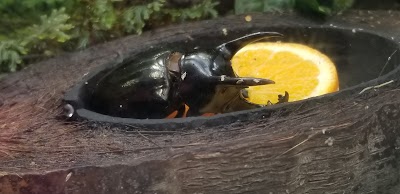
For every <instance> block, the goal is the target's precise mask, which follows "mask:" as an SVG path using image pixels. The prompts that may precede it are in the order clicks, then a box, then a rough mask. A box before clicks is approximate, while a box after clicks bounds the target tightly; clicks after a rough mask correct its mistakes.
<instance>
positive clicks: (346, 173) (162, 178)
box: [0, 11, 400, 194]
mask: <svg viewBox="0 0 400 194" xmlns="http://www.w3.org/2000/svg"><path fill="white" fill-rule="evenodd" d="M399 18H400V12H388V11H353V12H348V13H346V14H344V15H341V16H339V17H335V18H331V19H329V20H327V21H325V22H323V23H321V21H312V20H310V19H307V18H302V17H301V16H298V15H295V14H273V15H262V14H260V15H252V21H251V22H248V21H246V20H245V19H244V16H231V17H227V18H221V19H216V20H210V21H203V22H197V23H191V24H184V25H179V26H172V27H168V28H163V29H159V30H155V31H151V32H147V33H144V34H143V35H142V36H130V37H126V38H123V39H119V40H116V41H112V42H109V43H105V44H103V45H99V46H95V47H92V48H90V49H87V50H85V51H82V52H76V53H68V54H65V55H63V56H60V57H57V58H54V59H50V60H48V61H44V62H42V63H39V64H35V65H32V66H30V67H28V68H27V69H25V70H23V71H21V72H18V73H15V74H12V75H8V76H7V77H5V78H3V79H1V80H0V99H1V102H2V103H1V106H0V119H1V120H0V157H1V158H0V193H10V194H22V193H41V194H45V193H52V194H67V193H68V194H69V193H74V194H79V193H119V194H123V193H397V192H398V190H397V189H398V187H399V158H398V157H399V151H398V150H399V146H400V140H399V138H398V135H399V130H398V129H399V126H400V98H399V97H400V89H399V79H398V78H399V76H400V73H399V68H398V64H394V68H396V69H395V70H393V71H392V72H391V73H389V74H387V75H384V76H381V77H379V78H378V79H376V80H373V81H370V82H367V83H364V84H360V85H356V86H354V87H352V88H348V89H346V90H344V91H342V92H340V93H338V94H333V95H327V96H324V97H322V98H314V99H310V100H305V101H300V102H294V103H289V104H286V105H281V106H277V107H275V108H274V107H272V108H270V109H260V110H254V111H252V112H250V113H246V114H241V116H237V117H235V118H236V119H238V120H237V121H235V122H231V120H228V121H230V122H227V123H225V124H222V125H212V126H211V125H210V126H209V125H207V122H205V123H203V124H201V123H199V125H198V126H191V127H187V128H184V130H174V129H173V128H172V127H171V130H163V131H149V130H144V129H143V130H142V129H140V128H135V129H134V130H130V131H124V129H121V128H119V127H116V126H113V125H109V126H107V125H97V124H96V123H91V124H90V125H88V124H87V123H85V122H73V121H67V120H66V119H65V118H64V117H63V114H62V112H63V110H62V108H63V105H64V104H63V102H62V100H61V99H62V98H63V95H64V93H65V91H67V90H69V89H70V88H71V87H72V86H73V85H75V84H76V83H78V82H79V81H80V80H82V79H83V78H84V77H85V76H86V74H87V73H89V72H90V71H92V70H93V69H95V68H96V67H98V66H100V65H103V64H106V63H107V62H110V61H113V60H118V57H120V56H130V55H134V54H135V53H137V52H138V49H141V48H150V47H151V45H155V44H158V43H159V42H162V41H166V40H167V41H170V42H174V41H175V40H182V37H185V38H186V39H187V43H188V44H189V45H190V44H193V42H191V41H192V40H196V38H199V37H201V35H202V34H208V35H213V34H217V33H223V31H222V29H223V28H226V29H227V30H228V33H235V31H236V30H238V29H258V28H265V27H266V26H268V27H271V26H289V27H295V26H299V25H301V26H319V27H329V26H330V27H332V26H339V27H340V26H347V27H350V28H351V27H354V26H357V30H360V29H361V30H365V31H369V32H378V34H379V35H382V36H387V37H389V39H390V38H391V37H392V36H393V40H394V41H399V40H400V39H399V37H398V34H399V32H400V28H399V27H398V26H400V25H399V22H400V20H399ZM371 46H373V45H371ZM377 54H379V53H377ZM366 57H368V56H366ZM385 62H386V61H383V64H382V67H383V66H384V65H385ZM377 77H378V76H377ZM374 86H375V87H374ZM365 88H367V89H366V90H364V89H365ZM368 88H369V89H368ZM363 90H364V91H363ZM362 91H363V92H362ZM360 93H361V94H360ZM267 110H268V111H267ZM269 110H273V111H269ZM267 113H268V114H267ZM224 118H225V117H224V115H222V116H221V115H220V116H218V118H217V119H221V120H224Z"/></svg>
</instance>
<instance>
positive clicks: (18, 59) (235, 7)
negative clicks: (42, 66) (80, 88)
mask: <svg viewBox="0 0 400 194" xmlns="http://www.w3.org/2000/svg"><path fill="white" fill-rule="evenodd" d="M355 1H356V0H0V73H2V72H3V73H4V72H13V71H17V70H20V69H22V68H23V67H25V66H26V65H27V64H30V63H33V62H36V61H38V60H43V59H45V58H48V57H51V56H54V55H56V54H59V53H60V52H65V51H74V50H79V49H83V48H86V47H88V46H90V45H93V44H97V43H101V42H105V41H108V40H111V39H115V38H118V37H122V36H126V35H130V34H141V33H142V32H143V31H144V30H148V29H152V28H155V27H160V26H165V25H168V24H172V23H180V22H185V21H189V20H201V19H209V18H215V17H218V16H219V15H226V14H245V13H249V12H283V11H287V10H296V11H300V12H303V13H306V14H313V15H315V16H316V17H320V18H324V17H329V16H331V15H334V14H337V13H340V12H343V11H345V10H346V9H349V8H351V7H352V6H353V5H354V4H359V2H360V1H363V2H372V1H369V0H359V1H356V2H355ZM382 1H387V0H382ZM375 2H376V1H375ZM378 2H380V1H378ZM381 3H382V2H381Z"/></svg>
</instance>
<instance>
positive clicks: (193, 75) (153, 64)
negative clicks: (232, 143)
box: [91, 32, 288, 119]
mask: <svg viewBox="0 0 400 194" xmlns="http://www.w3.org/2000/svg"><path fill="white" fill-rule="evenodd" d="M277 36H281V34H279V33H276V32H257V33H253V34H249V35H246V36H243V37H241V38H238V39H235V40H232V41H229V42H227V43H224V44H222V45H220V46H217V47H216V48H214V49H211V50H195V51H193V52H191V53H186V54H182V53H179V52H173V51H166V52H162V53H159V54H157V55H155V56H150V57H146V56H144V57H141V59H137V60H136V61H131V62H129V63H125V64H123V65H121V66H119V67H117V68H116V69H114V70H112V71H110V72H109V73H107V74H106V75H105V76H103V77H102V78H101V79H99V82H98V83H97V87H96V89H95V90H94V93H93V98H92V100H91V104H92V105H91V106H92V107H93V108H94V109H96V111H98V112H100V113H103V114H107V115H111V116H117V117H125V118H138V119H160V118H165V117H167V116H168V115H170V114H171V113H172V112H174V111H178V114H177V115H176V117H181V116H182V115H183V114H184V112H185V105H187V106H188V107H189V110H188V112H187V116H199V115H202V114H203V113H226V112H232V111H239V110H246V109H251V108H256V107H260V106H262V105H256V104H252V103H249V102H248V101H246V100H245V96H246V94H245V90H243V89H244V88H247V87H248V86H255V85H265V84H272V83H274V82H273V81H272V80H268V79H260V78H252V77H237V76H236V74H235V73H234V71H233V69H232V66H231V63H230V60H231V58H232V57H233V55H234V54H235V53H236V52H237V51H238V50H239V49H240V48H242V47H243V46H245V45H247V44H249V43H251V42H255V41H259V40H261V39H265V38H269V37H277ZM287 98H288V95H287V94H286V95H285V96H284V97H282V96H281V97H280V101H287Z"/></svg>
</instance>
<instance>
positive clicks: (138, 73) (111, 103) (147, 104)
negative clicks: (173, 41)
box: [91, 52, 179, 119]
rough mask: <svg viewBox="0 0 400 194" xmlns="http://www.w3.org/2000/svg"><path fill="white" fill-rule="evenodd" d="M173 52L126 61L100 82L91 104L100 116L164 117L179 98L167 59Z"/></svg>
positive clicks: (173, 107) (172, 108)
mask: <svg viewBox="0 0 400 194" xmlns="http://www.w3.org/2000/svg"><path fill="white" fill-rule="evenodd" d="M170 54H171V52H164V53H161V54H157V55H155V56H153V57H149V58H147V59H146V58H145V59H141V60H140V61H138V60H133V61H130V62H127V63H125V64H123V65H121V66H120V67H118V68H116V69H115V70H112V71H110V72H109V73H107V74H106V75H105V76H104V77H103V78H101V79H100V80H99V82H98V85H97V88H96V90H95V91H94V94H93V95H92V96H93V99H92V101H91V103H92V107H96V108H97V111H98V112H99V113H104V114H108V115H112V116H117V117H125V118H129V117H130V118H140V119H146V118H163V117H165V115H167V114H169V113H170V112H172V111H173V110H174V109H176V108H177V107H175V105H176V101H178V100H179V99H176V98H175V97H173V96H172V94H173V93H172V92H171V90H172V89H173V87H172V85H171V84H172V83H171V79H170V74H169V72H168V69H167V67H166V65H165V64H166V60H168V56H169V55H170Z"/></svg>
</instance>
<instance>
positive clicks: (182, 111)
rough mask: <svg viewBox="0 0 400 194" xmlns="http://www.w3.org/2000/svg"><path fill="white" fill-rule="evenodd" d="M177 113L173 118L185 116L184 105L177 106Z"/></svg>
mask: <svg viewBox="0 0 400 194" xmlns="http://www.w3.org/2000/svg"><path fill="white" fill-rule="evenodd" d="M177 111H178V113H177V114H176V116H175V118H181V117H185V116H186V115H185V113H186V105H185V104H182V105H181V106H180V107H179V108H178V110H177Z"/></svg>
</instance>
